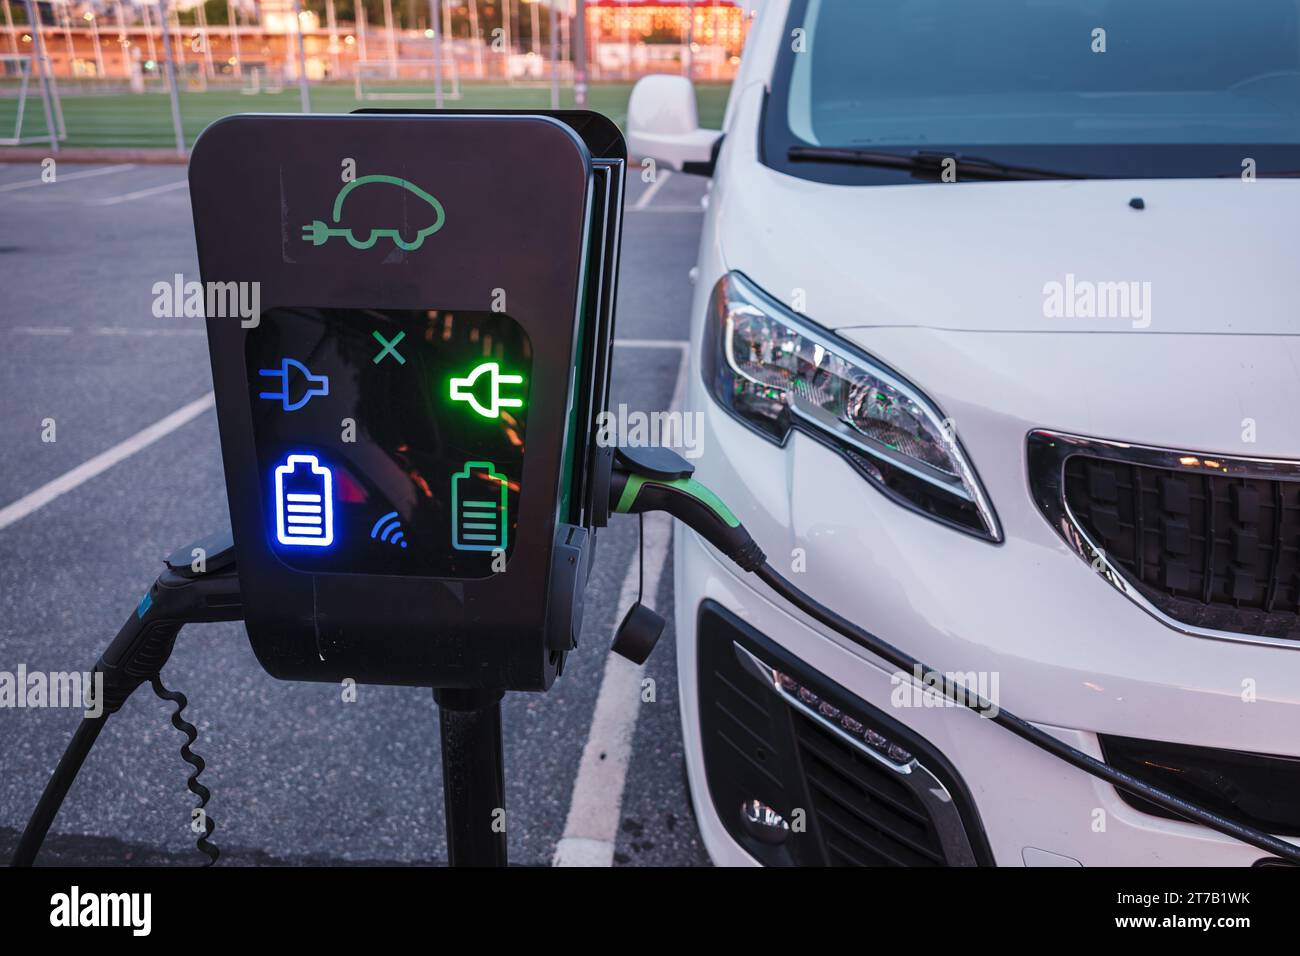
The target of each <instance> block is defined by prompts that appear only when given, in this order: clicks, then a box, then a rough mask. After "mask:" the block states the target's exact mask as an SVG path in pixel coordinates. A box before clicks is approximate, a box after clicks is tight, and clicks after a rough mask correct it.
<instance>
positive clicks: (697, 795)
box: [628, 0, 1300, 866]
mask: <svg viewBox="0 0 1300 956" xmlns="http://www.w3.org/2000/svg"><path fill="white" fill-rule="evenodd" d="M628 124H629V145H630V149H631V152H632V153H633V155H634V156H635V157H638V158H640V157H650V158H653V159H655V160H657V161H658V162H659V163H660V164H666V165H668V166H669V167H672V168H676V169H682V170H686V171H688V172H691V171H694V172H702V173H705V174H707V175H711V176H712V178H713V182H712V188H711V191H710V194H709V203H708V211H707V215H706V217H705V222H704V227H703V235H702V240H701V247H700V254H699V275H698V280H697V288H696V295H695V300H694V305H693V316H692V333H691V334H692V342H691V345H692V350H691V368H690V378H689V382H690V387H689V393H688V399H687V401H688V405H689V407H690V408H691V409H693V410H698V411H699V412H701V413H702V414H703V416H704V421H705V423H706V428H705V432H704V445H703V457H702V458H700V459H699V460H698V462H697V464H698V465H699V471H698V477H699V478H700V479H701V480H702V481H703V482H704V483H705V484H707V485H709V486H710V487H712V488H713V489H714V490H715V491H716V492H717V493H718V494H719V495H720V496H721V498H722V499H723V500H724V501H726V502H727V503H728V504H729V505H730V506H731V507H732V508H733V509H734V510H735V511H736V513H737V514H738V515H739V517H740V518H741V520H742V521H743V522H744V524H745V525H746V527H747V528H748V529H749V530H750V531H751V532H752V533H753V535H754V537H755V538H756V539H757V540H758V542H759V544H760V545H761V546H762V547H763V548H764V550H765V551H766V553H767V554H768V556H769V560H770V561H771V562H772V564H773V565H774V566H776V567H777V568H778V570H780V571H782V573H787V572H788V574H789V576H790V577H791V579H792V580H793V581H795V582H796V583H797V584H798V585H799V586H800V587H802V588H803V589H804V590H806V591H807V592H809V593H810V594H811V595H812V596H813V597H815V598H816V599H817V600H819V601H820V602H822V603H824V604H826V605H828V606H830V607H831V608H833V609H835V610H836V611H838V612H839V613H840V614H842V615H844V616H846V617H848V618H850V619H852V620H854V621H855V622H857V623H859V624H860V625H862V626H864V627H866V628H868V629H870V630H871V631H873V632H874V633H876V634H878V635H880V636H881V637H882V638H883V639H885V640H887V641H889V642H890V643H892V644H894V645H896V646H898V647H901V648H903V649H904V650H906V651H907V652H908V653H910V654H912V655H914V656H916V657H918V658H920V659H922V660H925V661H927V662H928V663H929V664H930V665H932V666H935V667H937V668H938V669H939V670H941V671H946V672H950V673H951V674H952V675H953V676H954V679H955V680H957V681H958V682H959V683H961V684H963V685H964V686H970V689H971V690H978V691H980V692H981V693H982V694H983V695H984V696H985V697H987V698H988V699H992V700H993V701H994V702H995V703H999V704H1003V705H1005V706H1006V708H1007V709H1008V710H1011V711H1014V712H1015V713H1016V714H1018V715H1020V716H1021V717H1024V718H1026V719H1029V720H1031V721H1033V722H1034V723H1036V724H1037V725H1039V726H1040V727H1042V728H1044V729H1046V730H1048V731H1049V732H1051V733H1053V734H1055V735H1057V736H1058V737H1060V738H1061V739H1062V740H1065V741H1067V742H1068V743H1070V744H1071V745H1073V746H1074V747H1077V748H1080V749H1082V750H1084V751H1086V752H1088V753H1090V754H1092V755H1094V756H1096V757H1099V758H1100V757H1104V759H1105V760H1106V761H1107V762H1109V763H1110V764H1112V765H1114V766H1117V767H1120V768H1122V769H1125V770H1127V771H1129V772H1131V773H1133V774H1135V775H1137V776H1140V777H1143V778H1145V779H1147V780H1149V781H1150V782H1152V783H1153V784H1156V785H1159V786H1161V787H1163V788H1165V789H1167V790H1170V791H1172V792H1174V793H1178V794H1181V795H1183V796H1185V797H1187V798H1188V799H1191V800H1194V801H1195V802H1197V803H1199V804H1201V805H1203V806H1206V807H1208V808H1213V809H1217V810H1219V811H1220V812H1222V813H1223V814H1225V815H1227V816H1231V817H1233V818H1235V819H1237V820H1240V821H1242V822H1245V823H1249V824H1251V825H1254V826H1257V827H1259V828H1261V829H1265V830H1268V831H1269V832H1272V833H1275V834H1278V835H1280V836H1284V837H1296V836H1298V835H1300V801H1297V800H1296V799H1295V794H1296V793H1298V792H1300V614H1298V612H1300V179H1297V176H1298V175H1300V2H1297V0H1252V2H1251V3H1248V4H1227V3H1222V2H1211V0H1176V2H1175V0H1143V2H1140V3H1135V2H1132V0H996V2H979V3H972V2H969V0H871V2H865V0H765V2H764V4H763V6H762V9H761V12H760V14H759V17H758V19H757V21H756V23H755V24H754V26H753V29H752V31H751V34H750V36H749V39H748V41H747V46H746V50H745V54H744V57H743V62H742V64H741V67H740V72H739V75H738V77H737V78H736V81H735V84H734V86H733V88H732V91H731V97H730V100H729V102H728V106H727V111H726V117H725V120H724V124H723V129H722V130H720V131H719V130H700V129H698V128H697V126H698V124H697V121H696V113H695V106H694V91H693V90H692V89H691V86H690V83H689V82H688V81H687V80H685V79H684V78H681V77H662V76H661V77H649V78H647V79H645V80H643V81H642V82H641V83H640V84H639V85H638V86H637V88H636V90H635V91H634V93H633V97H632V102H631V104H630V107H629V116H628ZM675 558H676V563H675V584H676V608H677V610H676V614H677V619H676V624H677V654H678V666H679V669H680V675H681V682H680V683H681V691H682V698H681V706H682V722H683V727H684V733H685V741H686V753H687V761H688V770H689V778H690V783H691V789H692V794H693V801H694V805H695V811H696V814H697V816H698V819H699V822H700V828H701V831H702V833H703V836H704V841H705V843H706V845H707V848H708V850H709V853H710V854H711V856H712V858H713V859H714V860H715V861H716V862H717V863H720V864H753V863H760V864H767V865H800V864H857V863H861V864H904V865H929V864H1000V865H1066V866H1069V865H1080V864H1082V865H1184V864H1201V865H1250V864H1255V863H1260V862H1268V861H1267V860H1266V859H1261V858H1263V857H1265V856H1266V855H1265V854H1264V853H1262V852H1261V851H1259V850H1255V849H1253V848H1251V847H1249V846H1246V845H1244V844H1241V843H1237V842H1235V841H1233V840H1231V839H1229V838H1228V837H1225V836H1221V835H1219V834H1217V833H1215V832H1212V831H1210V830H1208V829H1205V828H1202V827H1199V826H1196V825H1193V824H1191V823H1187V822H1184V821H1182V820H1180V819H1174V818H1171V817H1170V816H1169V815H1168V814H1167V813H1165V812H1164V811H1161V810H1159V809H1157V808H1154V807H1152V806H1150V805H1149V804H1144V803H1143V802H1142V801H1140V800H1138V799H1136V798H1134V797H1131V796H1129V795H1127V794H1123V793H1120V792H1118V791H1117V790H1115V789H1113V788H1111V787H1110V786H1107V785H1105V784H1103V783H1101V782H1100V781H1098V780H1096V779H1094V778H1092V777H1090V776H1088V775H1086V774H1085V773H1083V772H1081V771H1079V770H1076V769H1074V768H1072V767H1070V766H1068V765H1066V764H1064V763H1062V762H1060V761H1058V760H1056V759H1054V758H1053V757H1051V756H1049V755H1047V754H1045V753H1042V752H1040V751H1039V750H1037V749H1035V748H1033V747H1031V746H1029V745H1028V744H1026V743H1024V742H1023V741H1021V740H1019V739H1017V738H1016V737H1014V736H1012V735H1010V734H1008V733H1006V732H1004V731H1003V730H1002V729H1000V728H999V727H997V726H995V725H994V724H992V723H991V722H990V721H987V720H982V719H980V718H979V717H978V716H976V715H975V714H973V713H971V712H969V711H966V710H963V709H961V708H957V707H952V706H940V700H939V698H937V697H936V696H935V695H934V694H932V693H927V692H926V691H925V690H924V689H923V688H920V687H918V686H917V685H916V682H915V680H914V679H913V678H912V676H911V675H906V674H897V673H891V671H890V670H889V668H887V667H884V666H882V665H881V664H880V663H879V662H878V661H876V660H874V659H872V658H871V657H869V656H868V655H867V654H866V653H865V652H863V651H861V650H860V649H858V648H856V647H855V646H854V645H852V644H850V643H849V642H847V641H845V640H843V639H841V638H839V637H837V636H836V635H835V634H833V633H831V632H829V631H827V630H826V629H823V628H820V627H818V626H816V625H815V624H813V623H812V622H811V621H809V620H808V619H806V618H804V617H802V616H800V615H798V614H796V613H794V612H792V611H791V610H789V609H788V608H787V606H785V605H783V604H782V603H780V602H779V601H777V600H776V599H775V598H774V597H773V596H772V595H771V594H770V592H767V591H766V590H765V588H764V587H763V586H762V585H761V584H760V583H759V582H757V581H756V580H753V579H752V578H747V577H746V576H744V575H742V574H740V573H738V572H737V571H735V570H734V569H733V568H732V567H731V566H729V565H728V564H727V563H725V562H724V561H723V560H721V559H720V558H719V556H718V555H717V554H716V553H715V552H713V551H712V550H711V549H710V547H709V546H708V545H706V544H705V543H704V542H703V541H702V540H701V539H700V538H699V537H698V536H696V535H695V534H693V533H691V532H689V531H687V530H685V529H684V528H681V527H680V526H679V528H678V535H677V543H676V555H675Z"/></svg>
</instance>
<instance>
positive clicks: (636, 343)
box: [614, 339, 691, 354]
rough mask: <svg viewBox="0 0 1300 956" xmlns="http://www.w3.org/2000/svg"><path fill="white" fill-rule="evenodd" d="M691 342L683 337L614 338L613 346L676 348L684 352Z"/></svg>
mask: <svg viewBox="0 0 1300 956" xmlns="http://www.w3.org/2000/svg"><path fill="white" fill-rule="evenodd" d="M690 345H691V343H690V342H687V341H686V340H685V339H615V340H614V348H628V349H676V350H677V351H679V352H681V353H683V354H685V352H686V351H687V350H688V349H689V348H690Z"/></svg>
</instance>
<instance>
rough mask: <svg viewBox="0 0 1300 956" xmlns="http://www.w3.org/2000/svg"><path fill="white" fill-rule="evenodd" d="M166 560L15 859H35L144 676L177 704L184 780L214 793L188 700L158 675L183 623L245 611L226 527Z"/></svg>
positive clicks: (99, 668) (201, 792) (121, 637)
mask: <svg viewBox="0 0 1300 956" xmlns="http://www.w3.org/2000/svg"><path fill="white" fill-rule="evenodd" d="M166 565H167V568H166V570H165V571H163V573H162V574H161V575H159V577H158V580H157V581H155V582H154V583H153V585H152V586H151V587H150V588H149V590H148V591H147V592H146V593H145V596H144V597H143V598H142V599H141V600H140V603H139V605H138V606H137V607H136V609H135V611H134V612H132V614H131V616H130V617H129V618H127V621H126V623H125V624H123V625H122V628H121V630H119V631H118V632H117V636H116V637H115V638H113V641H112V643H111V644H109V645H108V647H107V648H106V649H105V651H104V653H103V654H101V655H100V658H99V660H98V662H97V663H96V664H95V673H96V674H100V675H103V682H104V683H103V688H104V689H103V695H102V696H103V701H102V703H103V706H102V708H100V713H99V714H98V715H97V716H95V717H84V718H82V721H81V724H80V725H79V726H78V727H77V730H76V733H74V734H73V737H72V740H71V741H70V742H69V744H68V747H67V749H66V750H65V751H64V753H63V757H62V758H61V759H60V760H59V764H58V766H57V767H56V768H55V770H54V773H53V774H52V775H51V776H50V779H49V781H48V782H47V783H46V785H45V790H44V792H43V793H42V794H41V799H40V801H39V802H38V803H37V804H36V809H35V810H33V811H32V815H31V818H30V819H29V820H28V821H27V826H26V828H25V829H24V830H23V834H22V837H21V838H20V839H19V841H18V847H17V849H15V851H14V856H13V865H14V866H31V865H32V863H33V862H34V861H35V859H36V854H37V853H39V852H40V849H41V844H42V843H44V842H45V835H46V833H48V832H49V829H50V825H51V824H52V823H53V822H54V818H55V816H56V815H57V814H58V812H59V808H60V807H61V806H63V801H64V799H65V798H66V797H67V795H68V790H69V789H70V788H71V787H72V782H73V780H75V779H76V777H77V772H78V771H79V770H80V769H81V765H82V763H83V762H84V761H85V759H86V756H87V755H88V754H89V753H90V749H91V748H92V747H93V746H94V745H95V741H96V740H97V739H98V738H99V734H100V732H101V731H102V730H103V729H104V724H105V723H106V722H107V721H108V718H109V717H110V716H112V715H113V714H115V713H117V712H118V711H119V710H121V709H122V705H123V704H125V703H126V701H127V698H129V697H130V696H131V694H132V693H134V692H135V689H136V688H137V687H139V686H140V685H141V684H143V683H144V682H145V681H149V682H150V684H151V685H152V686H153V689H154V693H156V694H157V695H158V696H159V697H161V698H162V699H164V700H167V701H171V702H172V703H174V704H176V710H175V711H174V712H173V714H172V725H173V726H174V727H176V728H177V729H178V730H180V731H181V732H182V733H184V734H185V735H186V738H187V740H186V742H185V743H184V744H183V745H182V746H181V758H182V759H183V760H184V761H185V762H186V763H188V764H189V765H190V766H192V767H193V768H194V771H193V773H191V774H190V777H189V780H188V782H187V786H188V788H189V790H190V791H191V792H192V793H194V794H196V795H197V796H198V797H199V801H200V802H199V804H198V807H199V808H200V809H202V808H203V807H205V806H206V804H207V802H208V798H209V797H210V794H209V792H208V790H207V788H206V787H204V786H203V785H202V784H201V783H199V782H198V777H199V774H200V773H202V771H203V759H202V758H201V757H199V756H198V755H197V754H195V753H194V752H193V751H192V750H191V749H190V746H191V745H192V744H193V743H194V741H195V740H196V739H197V738H198V730H197V729H196V728H195V727H194V725H193V724H190V723H189V722H188V721H186V720H185V719H184V718H182V717H181V712H182V711H183V710H184V709H185V706H186V704H187V701H186V699H185V696H184V695H183V694H180V693H177V692H175V691H171V690H168V689H167V688H166V687H165V686H163V683H162V678H161V676H160V675H161V672H162V669H163V665H165V664H166V663H167V660H168V658H169V657H171V653H172V648H173V647H174V646H175V644H176V635H177V634H179V633H180V630H181V628H182V627H184V626H185V625H186V624H192V623H198V622H210V621H238V620H241V619H242V618H243V616H244V613H243V607H242V605H241V602H240V594H239V576H238V574H237V573H236V571H235V549H234V543H233V542H232V540H231V538H230V535H229V534H226V535H214V536H211V537H208V538H203V539H200V540H199V541H196V542H194V543H193V544H191V545H188V546H187V547H184V548H180V549H179V550H177V551H175V552H173V553H172V554H171V555H169V556H168V557H167V559H166ZM96 703H99V702H98V701H97V702H96ZM204 820H205V826H204V832H203V833H202V835H200V836H199V838H198V840H197V845H198V848H199V850H200V851H202V852H203V853H204V854H206V855H207V857H208V861H209V865H210V864H211V863H215V862H216V860H217V856H218V851H217V848H216V847H215V846H213V845H212V843H211V842H209V840H208V837H210V836H211V835H212V831H213V829H214V827H215V824H214V823H213V822H212V819H211V817H210V816H207V815H206V814H205V816H204Z"/></svg>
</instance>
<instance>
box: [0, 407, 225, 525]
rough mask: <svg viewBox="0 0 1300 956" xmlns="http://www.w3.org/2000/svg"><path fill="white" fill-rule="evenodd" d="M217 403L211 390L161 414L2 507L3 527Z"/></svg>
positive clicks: (1, 518)
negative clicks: (154, 419)
mask: <svg viewBox="0 0 1300 956" xmlns="http://www.w3.org/2000/svg"><path fill="white" fill-rule="evenodd" d="M212 405H213V395H212V393H211V392H208V393H207V394H206V395H204V396H203V397H201V398H196V399H195V400H194V401H192V402H190V403H189V404H188V405H182V406H181V407H180V408H178V409H176V411H174V412H172V413H171V414H170V415H167V416H166V417H164V418H160V419H159V420H158V421H156V422H154V423H153V424H152V425H150V426H148V427H147V428H142V429H141V430H140V431H138V432H136V433H135V434H134V435H132V436H131V437H130V438H127V439H126V440H125V441H121V442H118V443H117V444H116V445H114V446H113V447H112V448H109V449H107V450H106V451H102V452H100V453H99V454H98V455H96V456H95V457H94V458H91V459H90V460H89V461H85V462H82V463H81V464H80V465H78V466H77V467H76V468H73V469H72V470H71V471H66V472H64V473H63V474H61V475H59V477H57V478H55V479H54V480H53V481H48V482H46V483H45V484H43V485H41V487H39V488H37V489H36V490H35V491H33V492H31V493H30V494H27V495H23V497H21V498H19V499H18V500H17V501H15V502H14V503H13V504H10V505H6V506H5V507H4V508H0V530H3V529H4V528H7V527H9V526H10V525H11V524H13V523H14V522H15V521H20V520H22V519H23V518H25V517H27V516H28V515H29V514H31V513H32V512H33V511H36V510H38V509H40V508H43V507H45V505H47V504H49V503H50V502H51V501H53V500H54V499H55V498H57V497H59V496H60V495H63V494H66V493H67V492H69V491H71V490H72V489H74V488H76V487H77V486H78V485H83V484H85V483H86V482H87V481H89V480H90V479H91V478H94V477H95V476H96V475H100V474H103V473H104V472H105V471H108V469H110V468H112V467H113V466H114V465H116V464H117V463H118V462H120V461H124V460H126V459H127V458H130V457H131V456H132V455H134V454H135V453H136V452H138V451H140V450H141V449H144V448H147V447H149V446H150V445H152V444H153V443H154V442H156V441H157V440H158V439H160V438H164V437H166V436H167V435H170V434H171V433H172V432H174V431H175V430H176V429H178V428H180V427H181V426H182V425H184V424H186V423H187V422H189V421H192V420H193V419H195V418H198V416H200V415H202V414H203V413H204V412H205V411H207V410H208V409H209V408H211V407H212Z"/></svg>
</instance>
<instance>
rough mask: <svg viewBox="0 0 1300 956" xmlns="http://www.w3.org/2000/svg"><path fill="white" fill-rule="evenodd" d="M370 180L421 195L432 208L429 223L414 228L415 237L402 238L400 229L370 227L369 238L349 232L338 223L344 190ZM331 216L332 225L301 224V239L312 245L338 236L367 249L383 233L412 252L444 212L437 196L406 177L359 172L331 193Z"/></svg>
mask: <svg viewBox="0 0 1300 956" xmlns="http://www.w3.org/2000/svg"><path fill="white" fill-rule="evenodd" d="M370 183H388V184H389V185H392V186H401V187H402V188H403V189H405V190H406V191H408V192H410V193H412V194H413V195H415V196H418V197H419V198H421V199H423V200H424V201H425V202H427V203H428V204H429V205H430V207H432V209H433V223H432V224H431V225H428V226H425V227H424V228H423V229H421V230H420V231H419V232H417V233H416V234H415V238H414V239H413V240H411V241H407V240H406V239H403V238H402V233H401V230H400V229H371V230H370V236H369V238H366V239H358V238H357V237H356V236H354V235H353V234H352V230H351V229H350V228H348V227H346V226H340V225H339V223H340V221H341V219H342V216H343V200H345V199H347V198H348V194H349V193H350V192H352V190H354V189H356V188H357V187H358V186H365V185H368V184H370ZM333 220H334V225H333V226H328V225H326V224H325V223H323V222H321V221H320V220H319V219H317V220H315V221H314V222H312V223H311V225H308V226H303V227H302V237H303V239H305V240H307V241H308V242H310V243H311V244H312V245H314V246H323V245H324V244H325V241H326V240H327V239H330V238H332V237H334V236H341V237H342V238H344V239H346V240H347V241H348V245H350V246H351V247H352V248H353V249H369V248H370V247H371V246H373V245H374V244H375V243H376V242H378V241H379V240H380V239H381V238H384V237H386V238H389V239H391V240H393V245H395V246H397V247H398V248H399V249H405V250H406V251H407V252H413V251H414V250H416V249H419V248H420V246H422V245H424V240H425V239H428V238H429V237H430V236H432V235H433V234H434V233H435V232H437V231H438V230H439V229H441V228H442V224H443V223H444V222H445V221H446V220H447V215H446V213H444V212H443V210H442V203H440V202H438V200H436V199H434V198H433V197H432V196H430V195H429V194H428V193H427V192H425V191H424V190H423V189H421V188H420V187H419V186H417V185H415V183H413V182H410V181H409V180H406V179H399V178H398V177H396V176H361V177H359V178H357V179H354V180H352V181H351V182H350V183H345V184H344V186H343V188H342V189H340V190H339V194H338V195H337V196H335V197H334V213H333Z"/></svg>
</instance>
